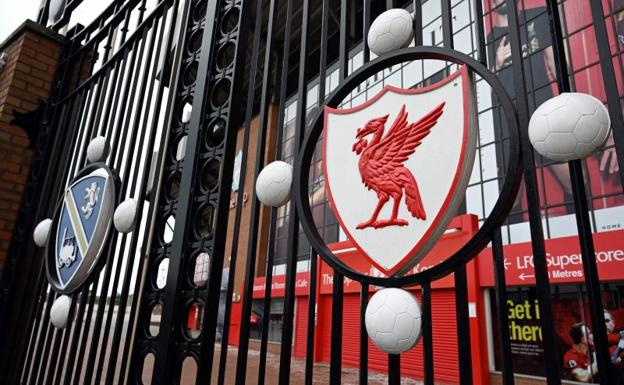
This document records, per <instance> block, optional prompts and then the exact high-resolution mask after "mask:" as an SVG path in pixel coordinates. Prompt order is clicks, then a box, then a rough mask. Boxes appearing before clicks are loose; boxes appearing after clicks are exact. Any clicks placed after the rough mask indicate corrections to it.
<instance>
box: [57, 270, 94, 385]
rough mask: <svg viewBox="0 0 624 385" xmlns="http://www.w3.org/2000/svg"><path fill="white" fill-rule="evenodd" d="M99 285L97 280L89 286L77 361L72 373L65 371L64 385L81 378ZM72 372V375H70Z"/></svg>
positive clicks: (78, 381) (78, 380) (75, 382)
mask: <svg viewBox="0 0 624 385" xmlns="http://www.w3.org/2000/svg"><path fill="white" fill-rule="evenodd" d="M99 287H100V281H99V280H97V281H95V283H94V284H93V286H92V288H91V297H90V298H89V304H88V306H87V319H86V320H85V322H84V326H83V332H82V335H81V341H80V348H79V349H77V351H78V359H77V360H78V361H76V365H74V369H73V374H72V373H69V372H68V373H67V375H66V376H65V385H69V383H70V380H71V379H72V377H73V379H74V381H73V383H74V384H78V383H80V380H81V375H82V371H83V369H84V367H83V362H84V358H85V355H86V354H85V350H86V348H87V342H89V334H90V333H91V332H92V328H91V320H92V319H93V308H94V306H95V297H97V293H98V289H99ZM70 374H72V375H70Z"/></svg>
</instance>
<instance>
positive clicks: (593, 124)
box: [529, 93, 611, 161]
mask: <svg viewBox="0 0 624 385" xmlns="http://www.w3.org/2000/svg"><path fill="white" fill-rule="evenodd" d="M610 129H611V120H610V118H609V111H607V109H606V108H605V106H604V105H603V104H602V102H601V101H600V100H598V99H596V98H595V97H593V96H591V95H588V94H582V93H563V94H561V95H558V96H555V97H553V98H551V99H549V100H547V101H546V102H544V103H543V104H542V105H540V106H539V107H538V108H537V110H535V112H534V113H533V116H531V121H530V122H529V139H530V140H531V144H532V145H533V148H535V151H537V152H538V153H540V154H541V155H542V156H544V157H546V158H548V159H552V160H557V161H570V160H574V159H583V158H586V157H588V156H589V155H591V154H592V153H594V152H595V151H596V150H598V149H599V148H600V147H602V145H603V144H604V142H605V141H606V140H607V138H608V137H609V131H610Z"/></svg>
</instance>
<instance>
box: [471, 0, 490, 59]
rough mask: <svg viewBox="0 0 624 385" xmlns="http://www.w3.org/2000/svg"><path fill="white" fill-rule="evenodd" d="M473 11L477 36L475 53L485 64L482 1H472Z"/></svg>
mask: <svg viewBox="0 0 624 385" xmlns="http://www.w3.org/2000/svg"><path fill="white" fill-rule="evenodd" d="M474 5H475V7H474V13H475V17H474V19H475V27H476V28H475V30H476V38H477V53H478V60H479V61H480V62H481V63H482V64H483V65H485V66H487V52H486V45H485V29H484V26H483V3H482V2H481V0H476V1H475V2H474Z"/></svg>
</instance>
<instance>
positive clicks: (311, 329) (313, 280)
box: [305, 249, 318, 385]
mask: <svg viewBox="0 0 624 385" xmlns="http://www.w3.org/2000/svg"><path fill="white" fill-rule="evenodd" d="M317 267H318V265H317V255H316V252H315V251H314V250H313V249H310V280H309V281H310V285H309V286H310V291H309V294H308V330H307V333H308V334H307V336H306V337H307V339H306V359H305V385H312V383H313V376H314V336H315V334H316V333H315V330H316V284H317Z"/></svg>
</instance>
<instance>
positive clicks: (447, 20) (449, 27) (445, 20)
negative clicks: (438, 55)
mask: <svg viewBox="0 0 624 385" xmlns="http://www.w3.org/2000/svg"><path fill="white" fill-rule="evenodd" d="M441 4H442V42H443V44H444V47H445V48H451V49H452V48H453V22H452V18H453V17H452V15H451V0H441Z"/></svg>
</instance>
